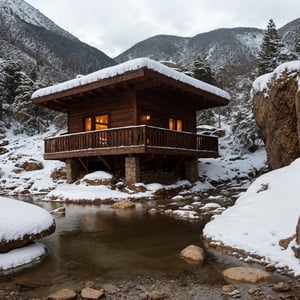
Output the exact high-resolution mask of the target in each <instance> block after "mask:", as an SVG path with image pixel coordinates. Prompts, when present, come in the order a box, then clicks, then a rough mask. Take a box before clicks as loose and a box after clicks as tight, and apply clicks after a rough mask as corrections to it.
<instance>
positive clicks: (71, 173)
mask: <svg viewBox="0 0 300 300" xmlns="http://www.w3.org/2000/svg"><path fill="white" fill-rule="evenodd" d="M66 173H67V183H73V182H74V181H75V180H77V178H78V176H79V163H78V160H77V159H74V158H73V159H71V158H70V159H67V161H66Z"/></svg>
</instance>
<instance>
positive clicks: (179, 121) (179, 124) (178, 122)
mask: <svg viewBox="0 0 300 300" xmlns="http://www.w3.org/2000/svg"><path fill="white" fill-rule="evenodd" d="M176 129H177V130H178V131H182V130H183V128H182V120H177V121H176Z"/></svg>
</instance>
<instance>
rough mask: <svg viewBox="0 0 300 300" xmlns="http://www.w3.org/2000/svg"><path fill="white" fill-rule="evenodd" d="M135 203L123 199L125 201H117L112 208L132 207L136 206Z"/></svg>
mask: <svg viewBox="0 0 300 300" xmlns="http://www.w3.org/2000/svg"><path fill="white" fill-rule="evenodd" d="M134 206H135V204H134V203H133V202H132V201H130V200H123V201H119V202H116V203H114V204H113V205H112V206H111V207H112V208H122V209H124V208H130V207H134Z"/></svg>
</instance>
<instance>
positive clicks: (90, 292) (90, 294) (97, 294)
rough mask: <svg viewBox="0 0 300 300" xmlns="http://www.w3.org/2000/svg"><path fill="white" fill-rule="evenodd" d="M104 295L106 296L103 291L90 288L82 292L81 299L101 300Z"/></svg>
mask: <svg viewBox="0 0 300 300" xmlns="http://www.w3.org/2000/svg"><path fill="white" fill-rule="evenodd" d="M103 295H104V292H103V290H101V291H99V290H95V289H93V288H90V287H85V288H84V289H83V290H82V291H81V298H83V299H87V300H97V299H100V298H101V297H102V296H103Z"/></svg>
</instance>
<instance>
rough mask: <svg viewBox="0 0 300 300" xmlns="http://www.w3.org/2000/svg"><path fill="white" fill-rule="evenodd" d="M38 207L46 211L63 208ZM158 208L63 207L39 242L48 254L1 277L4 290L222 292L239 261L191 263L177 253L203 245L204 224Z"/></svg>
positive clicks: (211, 258) (223, 259)
mask: <svg viewBox="0 0 300 300" xmlns="http://www.w3.org/2000/svg"><path fill="white" fill-rule="evenodd" d="M26 201H29V202H32V199H27V200H26ZM34 203H36V204H37V205H40V206H42V207H44V208H45V209H46V210H48V211H51V210H52V209H55V208H57V207H58V206H61V204H60V205H59V204H56V203H46V202H36V201H34ZM155 205H157V204H156V203H155V202H152V201H149V202H143V203H137V204H136V208H135V209H125V210H124V209H123V210H121V209H117V210H116V209H112V208H110V205H104V204H102V205H99V206H93V205H74V204H64V206H65V208H66V216H65V217H56V225H57V227H56V232H55V233H54V234H53V235H51V236H49V237H47V238H43V239H42V240H41V241H40V242H42V243H43V244H45V245H46V247H47V249H48V255H47V256H46V257H45V258H44V259H43V260H42V262H41V263H39V264H37V265H35V266H32V267H31V268H27V269H24V270H23V271H20V272H19V273H17V274H15V275H7V276H5V277H2V278H1V277H0V287H1V285H2V286H3V285H5V284H10V285H12V284H13V285H14V286H17V287H19V289H20V290H21V292H22V293H24V295H26V296H29V297H45V296H47V295H49V294H50V293H51V292H53V291H57V290H59V289H62V288H71V289H74V290H80V289H82V288H83V286H84V283H85V282H86V281H90V280H93V281H96V282H101V283H110V284H116V285H117V284H120V283H123V286H124V283H126V284H127V288H128V286H129V285H130V284H136V283H139V284H141V283H143V284H147V282H148V283H149V284H150V283H152V286H153V283H154V282H160V283H161V284H163V283H164V282H165V283H166V282H169V283H172V285H173V286H176V287H182V288H185V287H187V289H188V286H195V285H198V286H203V287H205V288H207V289H209V290H211V289H213V288H214V287H218V289H219V290H220V287H221V286H222V285H224V284H226V282H225V281H224V279H223V277H222V275H221V272H222V271H223V270H224V269H225V268H227V267H231V266H233V265H237V264H239V262H238V261H237V260H236V261H235V260H232V259H230V258H228V257H224V256H221V255H220V256H218V255H217V256H216V255H214V254H212V252H207V253H206V257H207V258H206V260H205V263H204V264H201V265H199V264H190V263H187V262H186V261H185V260H184V259H182V258H180V256H179V252H180V251H181V250H182V249H183V248H184V247H185V246H187V245H189V244H196V245H199V246H203V245H202V241H201V238H200V236H201V231H202V228H203V226H204V224H203V223H201V222H187V221H183V220H176V219H173V218H170V217H167V216H163V215H159V214H156V215H149V214H148V212H147V211H148V209H149V208H150V207H153V206H155ZM129 282H130V284H129ZM126 284H125V285H126ZM173 288H174V287H173ZM219 294H220V293H219ZM207 299H208V298H207ZM212 299H219V297H213V298H212ZM220 299H221V296H220Z"/></svg>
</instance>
